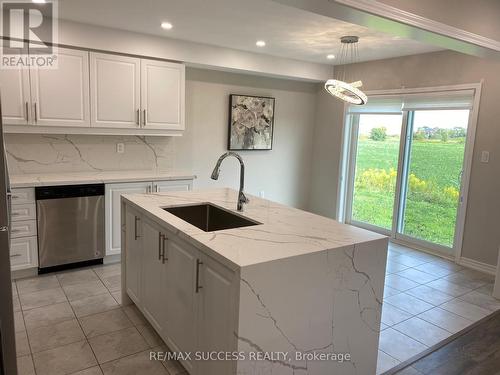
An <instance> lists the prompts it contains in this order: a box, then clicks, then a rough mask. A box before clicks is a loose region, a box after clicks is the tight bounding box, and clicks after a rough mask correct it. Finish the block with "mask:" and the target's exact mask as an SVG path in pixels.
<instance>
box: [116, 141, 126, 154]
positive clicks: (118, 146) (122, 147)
mask: <svg viewBox="0 0 500 375" xmlns="http://www.w3.org/2000/svg"><path fill="white" fill-rule="evenodd" d="M116 152H117V153H119V154H123V153H124V152H125V143H117V144H116Z"/></svg>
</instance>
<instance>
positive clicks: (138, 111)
mask: <svg viewBox="0 0 500 375" xmlns="http://www.w3.org/2000/svg"><path fill="white" fill-rule="evenodd" d="M135 123H136V124H137V125H139V126H140V125H141V110H140V109H139V108H137V118H136V120H135Z"/></svg>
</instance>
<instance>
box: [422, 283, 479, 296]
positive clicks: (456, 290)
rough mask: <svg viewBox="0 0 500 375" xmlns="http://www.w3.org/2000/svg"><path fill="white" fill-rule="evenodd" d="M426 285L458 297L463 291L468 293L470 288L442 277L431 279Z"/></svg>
mask: <svg viewBox="0 0 500 375" xmlns="http://www.w3.org/2000/svg"><path fill="white" fill-rule="evenodd" d="M426 285H427V286H429V287H431V288H433V289H437V290H439V291H441V292H443V293H446V294H449V295H450V296H453V297H458V296H461V295H463V294H465V293H469V292H470V291H471V290H472V289H470V288H466V287H464V286H461V285H458V284H454V283H452V282H450V281H447V280H444V279H438V280H436V281H432V282H430V283H428V284H426Z"/></svg>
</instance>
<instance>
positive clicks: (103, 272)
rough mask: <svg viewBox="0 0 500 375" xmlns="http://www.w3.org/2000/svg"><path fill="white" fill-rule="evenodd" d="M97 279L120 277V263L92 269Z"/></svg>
mask: <svg viewBox="0 0 500 375" xmlns="http://www.w3.org/2000/svg"><path fill="white" fill-rule="evenodd" d="M93 269H94V272H95V273H96V274H97V276H99V278H103V277H109V276H115V275H120V274H121V272H122V266H121V263H113V264H105V265H102V266H96V267H94V268H93Z"/></svg>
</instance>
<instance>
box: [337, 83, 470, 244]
mask: <svg viewBox="0 0 500 375" xmlns="http://www.w3.org/2000/svg"><path fill="white" fill-rule="evenodd" d="M470 91H471V90H469V91H467V92H465V93H464V92H461V93H459V94H455V93H453V94H450V93H446V95H435V94H429V95H428V96H427V97H425V96H424V97H422V96H418V97H416V98H415V97H410V98H409V97H408V96H405V97H392V98H389V99H387V98H384V99H383V100H382V99H377V98H375V99H374V100H373V99H372V103H371V104H369V105H368V106H367V107H364V108H361V107H358V108H356V107H353V108H350V110H349V111H348V118H347V120H348V125H349V126H350V128H349V130H350V131H349V133H348V143H349V147H348V152H347V153H346V157H347V158H348V163H347V166H346V171H345V173H346V175H347V183H346V185H345V188H346V193H345V201H344V202H345V221H346V222H348V223H351V224H353V225H357V226H360V227H364V228H367V229H371V230H375V231H379V232H381V233H384V234H387V235H389V236H391V237H392V238H396V239H400V240H402V241H406V242H409V243H416V244H418V245H421V246H423V247H428V248H433V249H438V250H442V251H444V252H448V253H451V251H452V249H453V248H454V245H455V242H456V239H457V217H458V212H459V209H460V205H461V197H462V193H463V192H462V187H463V181H462V178H463V170H464V160H465V158H464V155H465V152H466V143H467V135H468V130H469V121H470V118H471V108H472V102H473V97H474V95H473V92H472V94H471V93H470ZM417 99H418V100H417Z"/></svg>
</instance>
